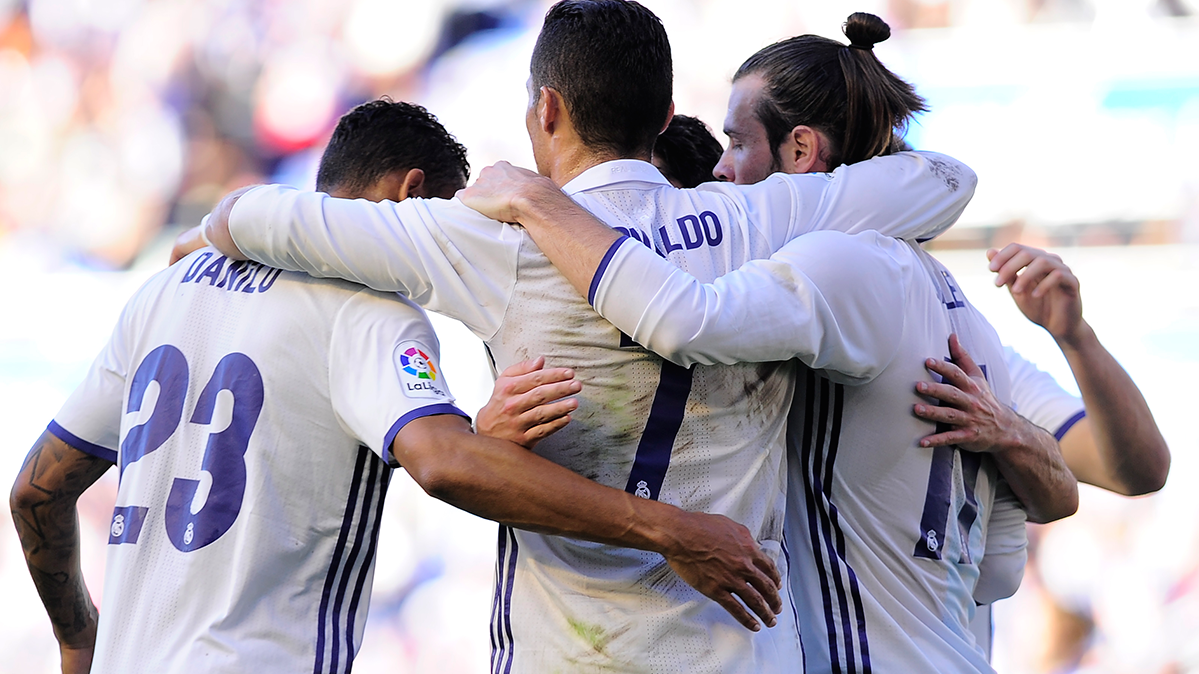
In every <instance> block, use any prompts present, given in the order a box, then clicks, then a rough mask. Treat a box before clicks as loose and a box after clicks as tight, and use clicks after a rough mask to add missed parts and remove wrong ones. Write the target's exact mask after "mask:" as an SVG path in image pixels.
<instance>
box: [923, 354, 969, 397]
mask: <svg viewBox="0 0 1199 674" xmlns="http://www.w3.org/2000/svg"><path fill="white" fill-rule="evenodd" d="M924 367H926V368H928V370H929V371H931V372H933V373H935V374H939V375H941V378H942V379H943V380H945V381H946V382H947V383H949V384H951V385H953V386H956V387H957V388H959V389H961V390H963V391H972V390H973V389H974V386H973V384H974V382H972V381H971V380H970V376H969V375H967V374H966V373H965V372H964V371H963V370H962V368H960V367H958V366H957V365H956V364H954V363H953V362H950V361H947V360H940V359H939V358H929V359H927V360H925V361H924ZM976 367H977V366H976ZM931 386H933V384H932V382H925V381H922V382H920V383H918V384H916V390H918V391H920V392H921V393H924V392H925V389H926V388H928V387H931Z"/></svg>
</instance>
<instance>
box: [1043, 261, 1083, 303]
mask: <svg viewBox="0 0 1199 674" xmlns="http://www.w3.org/2000/svg"><path fill="white" fill-rule="evenodd" d="M1055 287H1056V288H1061V289H1063V290H1066V291H1068V292H1071V293H1073V294H1078V277H1076V276H1075V275H1074V274H1073V273H1071V272H1070V270H1069V269H1066V268H1061V267H1059V268H1057V269H1054V270H1053V271H1052V272H1051V273H1050V274H1049V275H1048V276H1046V277H1045V278H1044V279H1043V280H1042V281H1041V282H1040V283H1038V284H1037V287H1036V288H1033V291H1032V296H1033V297H1044V296H1045V294H1046V293H1048V292H1049V291H1051V290H1053V289H1054V288H1055Z"/></svg>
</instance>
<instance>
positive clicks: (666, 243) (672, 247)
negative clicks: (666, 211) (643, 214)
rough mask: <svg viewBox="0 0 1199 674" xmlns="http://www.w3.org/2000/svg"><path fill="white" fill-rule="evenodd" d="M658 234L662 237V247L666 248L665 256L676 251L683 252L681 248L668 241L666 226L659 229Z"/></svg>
mask: <svg viewBox="0 0 1199 674" xmlns="http://www.w3.org/2000/svg"><path fill="white" fill-rule="evenodd" d="M658 233H659V234H661V235H662V245H664V246H666V253H667V254H670V253H673V252H674V251H676V250H683V247H682V246H680V245H679V244H677V243H674V242H673V241H671V240H670V235H669V234H667V233H666V225H662V226H661V227H659V228H658ZM663 257H665V256H663Z"/></svg>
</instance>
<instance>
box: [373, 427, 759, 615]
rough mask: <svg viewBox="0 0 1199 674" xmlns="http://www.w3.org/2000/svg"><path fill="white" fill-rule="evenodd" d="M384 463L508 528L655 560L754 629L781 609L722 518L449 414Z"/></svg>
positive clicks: (742, 541) (409, 433)
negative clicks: (595, 476)
mask: <svg viewBox="0 0 1199 674" xmlns="http://www.w3.org/2000/svg"><path fill="white" fill-rule="evenodd" d="M392 455H393V456H395V457H396V459H397V460H398V461H399V462H400V464H401V465H402V466H404V467H405V468H406V469H407V470H408V473H409V474H410V475H412V477H413V479H415V480H416V482H417V483H418V484H420V485H421V487H422V488H423V489H424V490H425V491H426V492H428V493H429V495H431V496H433V497H435V498H438V499H441V500H443V501H445V502H447V503H449V504H451V505H454V506H456V507H458V508H462V509H463V510H466V511H468V512H471V513H474V514H476V515H479V516H480V517H485V518H487V519H493V520H496V521H499V522H503V523H504V524H508V525H510V526H513V527H517V528H521V529H527V530H530V531H537V532H541V533H546V534H553V535H559V536H570V537H573V538H581V539H585V540H589V541H595V542H597V543H605V544H609V545H619V546H624V547H632V548H638V549H641V550H649V551H652V552H658V553H661V554H662V555H663V556H665V557H666V560H667V561H668V562H669V563H670V565H671V568H673V569H674V570H675V572H677V573H678V574H679V576H680V577H682V578H683V580H685V581H687V582H688V583H690V584H691V585H692V587H695V588H696V589H697V590H699V591H700V592H702V593H703V594H705V595H707V596H708V597H710V598H712V599H713V600H715V601H716V602H717V603H719V604H720V605H721V606H723V607H724V608H725V609H726V610H727V611H728V612H729V613H730V614H732V615H733V617H735V618H737V620H738V621H740V622H741V623H742V624H743V625H745V626H746V627H747V628H749V629H752V630H755V631H756V630H758V629H760V626H759V625H758V621H757V620H755V619H754V618H753V616H751V615H750V613H749V611H747V610H746V609H745V606H742V605H741V603H740V602H738V601H737V598H738V597H739V598H740V599H741V601H744V602H745V605H746V606H748V607H749V608H750V610H752V611H753V612H754V613H756V614H757V615H758V616H760V617H761V618H762V620H763V621H764V622H765V623H766V624H767V626H773V625H774V623H775V619H774V616H775V615H776V614H777V613H778V611H780V610H781V609H782V603H781V600H780V599H779V595H778V588H779V584H780V582H781V581H780V578H779V575H778V570H777V569H776V568H775V566H774V563H773V562H772V561H771V560H770V558H769V557H767V556H766V555H765V554H764V553H763V552H762V551H761V549H760V548H759V546H758V544H757V542H756V541H755V540H754V539H753V537H752V536H751V535H750V533H749V531H748V530H747V529H746V528H745V527H743V526H741V525H740V524H737V523H736V522H734V521H732V520H730V519H728V518H726V517H723V516H721V515H707V514H703V513H692V512H687V511H684V510H680V509H679V508H676V507H674V506H670V505H667V504H665V503H659V502H658V501H652V500H648V499H642V498H638V497H636V496H633V495H632V494H629V493H627V492H624V491H621V490H618V489H613V488H611V487H605V486H602V485H600V484H598V483H595V482H592V481H591V480H588V479H586V478H584V477H582V476H580V475H578V474H576V473H573V472H571V471H570V470H567V469H566V468H563V467H562V466H559V465H557V464H555V463H553V462H551V461H548V460H546V459H543V458H541V457H539V456H537V455H536V454H533V453H531V452H529V451H528V450H526V449H524V448H523V447H520V446H519V445H515V444H512V443H510V442H505V441H503V440H497V439H494V438H488V437H484V436H480V435H475V434H474V433H472V432H471V430H470V426H469V425H467V423H466V420H465V419H463V418H461V417H458V416H454V415H435V416H428V417H422V418H420V419H416V420H414V421H412V422H410V423H409V424H407V425H406V426H404V428H403V429H402V430H401V431H400V432H399V434H397V435H396V438H395V441H394V443H393V445H392Z"/></svg>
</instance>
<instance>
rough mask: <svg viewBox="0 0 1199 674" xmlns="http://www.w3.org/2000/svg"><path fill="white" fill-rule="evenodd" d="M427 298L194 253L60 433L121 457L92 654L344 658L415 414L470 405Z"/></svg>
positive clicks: (78, 395) (209, 662) (107, 359)
mask: <svg viewBox="0 0 1199 674" xmlns="http://www.w3.org/2000/svg"><path fill="white" fill-rule="evenodd" d="M437 358H438V343H437V338H436V336H435V334H434V332H433V328H432V326H431V325H429V322H428V320H427V318H426V317H425V315H424V313H423V312H422V310H421V309H420V308H419V307H416V306H414V305H412V304H411V303H409V302H407V301H406V300H403V299H402V298H398V297H396V296H395V295H394V294H382V293H378V292H375V291H371V290H368V289H366V288H363V287H362V286H356V285H353V284H349V283H345V282H342V281H328V280H320V279H313V278H311V277H309V276H307V275H302V274H295V273H291V272H283V271H280V270H279V269H272V268H270V267H265V266H263V265H259V264H257V263H244V262H235V263H230V262H228V261H227V260H226V258H225V257H224V256H222V255H220V254H218V253H214V251H213V250H212V249H206V250H204V251H197V252H195V253H193V254H191V255H190V256H188V257H186V258H184V259H183V260H182V261H181V262H179V263H177V264H175V265H174V266H172V267H170V268H169V269H167V270H164V271H162V272H160V273H159V274H157V275H156V276H154V277H153V278H151V279H150V280H149V281H148V282H147V283H146V284H145V285H144V286H143V287H142V288H141V289H140V290H139V291H138V292H137V294H136V295H135V296H134V297H133V298H132V299H131V300H130V302H129V303H128V304H127V305H126V307H125V309H124V311H123V313H122V315H121V318H120V322H119V323H118V324H117V326H116V329H115V330H114V331H113V334H112V338H111V339H110V341H109V343H108V345H107V346H105V348H104V350H103V351H102V352H101V353H100V355H99V356H98V357H97V358H96V361H95V362H94V363H93V365H92V367H91V370H90V371H89V372H88V375H87V378H86V379H85V380H84V382H83V384H82V385H80V386H79V388H78V389H76V391H75V392H74V393H73V394H72V395H71V397H70V398H69V399H68V400H67V402H66V404H65V405H64V406H63V408H62V410H61V411H59V413H58V414H57V415H56V416H55V417H54V421H53V422H52V423H51V425H50V431H51V432H52V433H54V434H55V435H56V436H58V437H59V438H60V439H61V440H63V441H64V442H66V443H67V444H69V445H71V446H73V447H76V448H78V449H80V450H82V451H85V452H88V453H90V454H93V455H95V456H99V457H101V458H104V459H107V460H109V461H113V462H114V463H116V464H117V465H118V466H119V469H120V486H119V488H118V491H117V500H116V507H115V509H114V510H113V517H112V522H111V526H110V530H109V538H108V560H107V570H106V573H105V579H104V610H103V611H102V612H101V614H100V623H99V633H98V636H97V640H96V652H95V659H94V662H93V665H92V671H93V672H105V673H113V674H116V673H119V674H133V673H137V672H145V673H147V674H161V673H164V672H197V671H203V672H230V673H233V672H282V671H286V672H322V673H335V672H348V671H350V661H351V660H352V659H353V657H354V653H355V652H356V650H357V648H358V646H359V644H360V642H361V639H362V633H363V628H364V625H365V623H366V613H367V608H368V606H369V604H370V588H371V581H372V578H373V575H374V559H375V541H376V540H377V536H378V531H379V521H380V515H381V513H382V509H383V497H384V495H385V494H386V491H387V485H388V480H389V478H390V475H391V469H390V468H389V467H388V464H387V459H388V458H389V451H388V447H389V446H390V444H391V441H392V439H393V438H394V437H395V435H396V433H397V432H399V430H400V429H401V428H402V427H403V426H404V425H405V424H406V423H408V422H410V421H412V420H413V419H417V418H420V417H423V416H426V415H430V414H446V413H448V414H462V413H461V412H460V411H458V409H457V408H456V407H455V406H454V404H453V402H454V401H453V398H452V397H451V395H450V392H449V389H448V388H446V385H445V381H444V379H443V378H442V375H441V370H440V368H439V367H438V365H437Z"/></svg>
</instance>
